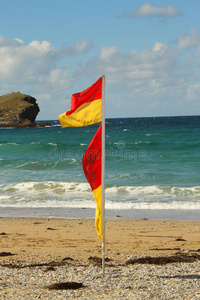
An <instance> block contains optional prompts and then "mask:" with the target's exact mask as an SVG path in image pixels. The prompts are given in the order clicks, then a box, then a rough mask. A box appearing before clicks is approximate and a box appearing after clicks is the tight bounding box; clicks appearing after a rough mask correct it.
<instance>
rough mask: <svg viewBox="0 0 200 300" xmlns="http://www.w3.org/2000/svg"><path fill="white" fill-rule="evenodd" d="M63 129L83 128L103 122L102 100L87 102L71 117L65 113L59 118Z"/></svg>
mask: <svg viewBox="0 0 200 300" xmlns="http://www.w3.org/2000/svg"><path fill="white" fill-rule="evenodd" d="M58 119H59V121H60V124H61V126H62V128H64V127H82V126H87V125H92V124H95V123H99V122H101V99H99V100H95V101H92V102H86V103H84V104H82V105H81V106H79V107H78V108H77V109H76V110H75V111H74V112H72V113H71V114H70V115H66V113H63V114H61V115H59V117H58Z"/></svg>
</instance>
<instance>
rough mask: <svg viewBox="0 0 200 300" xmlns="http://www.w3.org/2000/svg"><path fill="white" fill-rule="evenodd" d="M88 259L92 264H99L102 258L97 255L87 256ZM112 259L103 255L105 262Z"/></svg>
mask: <svg viewBox="0 0 200 300" xmlns="http://www.w3.org/2000/svg"><path fill="white" fill-rule="evenodd" d="M88 260H89V261H91V262H92V263H94V265H96V266H99V265H101V264H102V258H101V257H98V256H90V257H88ZM109 261H112V259H110V258H108V257H105V262H109Z"/></svg>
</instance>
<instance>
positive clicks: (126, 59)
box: [83, 29, 200, 111]
mask: <svg viewBox="0 0 200 300" xmlns="http://www.w3.org/2000/svg"><path fill="white" fill-rule="evenodd" d="M199 45H200V40H199V37H198V32H197V31H196V29H195V30H194V29H192V30H191V32H190V33H188V34H187V35H186V36H185V37H182V38H177V42H176V44H175V45H174V46H173V47H172V46H168V45H166V44H163V43H161V42H159V41H157V42H156V43H155V44H154V46H153V47H152V49H148V50H144V51H141V52H140V53H137V52H136V51H135V49H133V50H132V51H130V53H127V54H124V53H122V52H121V51H120V49H119V48H118V47H117V46H109V47H102V48H101V49H100V54H99V57H97V58H93V59H92V60H90V61H89V62H88V64H87V65H86V67H85V69H84V70H83V74H84V75H87V76H90V75H91V74H93V76H94V77H96V78H97V77H98V76H99V74H106V82H107V84H108V87H109V92H112V93H115V94H116V99H119V97H120V95H121V97H122V99H121V100H120V101H119V102H120V103H121V104H122V103H123V102H124V99H126V103H127V105H130V108H131V107H132V106H136V105H137V104H136V103H135V102H134V100H133V99H138V101H139V102H138V106H139V103H140V108H139V109H140V110H141V111H142V106H141V103H143V105H144V106H145V109H146V110H148V108H149V109H152V110H153V109H155V107H157V106H158V105H159V106H160V107H161V106H162V107H163V111H164V110H165V107H169V110H170V108H171V107H172V106H171V105H177V107H178V106H179V105H180V103H183V101H186V100H189V99H190V100H194V99H198V97H199V96H198V95H199V92H200V85H199V84H192V83H191V82H192V81H193V80H198V78H196V79H194V75H193V74H194V68H195V67H196V65H197V64H195V60H194V57H195V53H194V52H189V57H188V54H187V53H188V52H185V49H188V48H189V47H190V48H192V47H194V46H195V47H196V51H198V46H199ZM196 56H197V52H196ZM198 57H199V56H198ZM192 59H193V61H194V62H193V65H190V64H189V63H188V62H189V61H192ZM197 77H198V76H197ZM122 95H123V96H122ZM164 98H165V101H163V102H162V100H161V99H164ZM178 99H179V101H178ZM168 102H169V103H168ZM117 103H118V102H117V100H116V102H115V104H116V105H117ZM186 103H187V101H186ZM122 107H123V105H122ZM181 107H183V105H182V106H181ZM181 107H180V109H181Z"/></svg>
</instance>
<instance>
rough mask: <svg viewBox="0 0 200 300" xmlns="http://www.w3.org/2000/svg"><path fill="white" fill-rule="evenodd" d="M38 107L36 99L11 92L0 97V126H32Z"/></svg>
mask: <svg viewBox="0 0 200 300" xmlns="http://www.w3.org/2000/svg"><path fill="white" fill-rule="evenodd" d="M39 111H40V109H39V106H38V104H37V103H36V99H35V98H33V97H31V96H29V95H25V94H21V93H20V92H18V93H11V94H7V95H4V96H1V97H0V127H32V126H35V125H36V124H35V119H36V117H37V114H38V113H39Z"/></svg>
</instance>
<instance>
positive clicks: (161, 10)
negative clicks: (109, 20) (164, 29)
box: [131, 2, 183, 18]
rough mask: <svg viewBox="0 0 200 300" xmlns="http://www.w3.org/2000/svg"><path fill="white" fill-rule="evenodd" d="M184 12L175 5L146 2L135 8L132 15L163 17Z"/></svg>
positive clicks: (171, 16)
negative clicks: (157, 4)
mask: <svg viewBox="0 0 200 300" xmlns="http://www.w3.org/2000/svg"><path fill="white" fill-rule="evenodd" d="M182 14H183V13H182V12H181V11H180V10H179V9H178V8H176V7H175V6H173V5H172V4H168V5H167V6H166V7H165V6H153V5H151V3H149V2H145V3H144V4H142V5H141V6H140V7H138V8H137V9H136V10H133V11H132V13H131V15H132V17H143V18H145V17H162V18H174V17H177V16H181V15H182Z"/></svg>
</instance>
